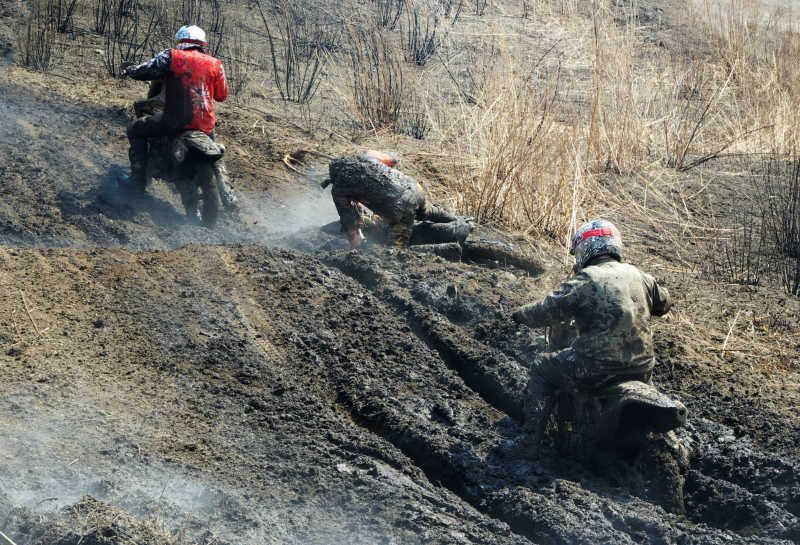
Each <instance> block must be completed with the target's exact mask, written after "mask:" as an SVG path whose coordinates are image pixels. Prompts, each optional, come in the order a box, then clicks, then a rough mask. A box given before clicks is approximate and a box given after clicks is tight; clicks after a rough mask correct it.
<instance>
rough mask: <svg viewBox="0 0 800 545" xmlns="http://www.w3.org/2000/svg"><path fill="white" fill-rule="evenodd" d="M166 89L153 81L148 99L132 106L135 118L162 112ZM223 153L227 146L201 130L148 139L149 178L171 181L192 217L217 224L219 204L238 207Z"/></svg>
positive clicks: (212, 224) (203, 222)
mask: <svg viewBox="0 0 800 545" xmlns="http://www.w3.org/2000/svg"><path fill="white" fill-rule="evenodd" d="M164 92H165V91H164V86H163V82H161V81H153V82H151V84H150V89H149V91H148V96H147V98H146V99H142V100H139V101H136V102H135V103H134V105H133V107H134V112H135V114H136V117H143V116H147V115H162V113H163V109H164ZM224 153H225V147H224V146H223V145H222V144H220V143H218V142H215V141H214V139H213V136H209V135H207V134H206V133H204V132H202V131H197V130H188V131H184V132H182V133H180V134H178V135H176V136H171V137H167V136H164V137H154V138H149V139H148V159H147V165H148V167H147V177H148V179H150V178H161V179H162V180H164V181H166V182H167V183H168V184H170V185H171V186H172V187H173V188H174V189H175V191H177V192H178V194H179V195H180V196H181V201H182V203H183V207H184V209H185V210H186V215H187V216H188V217H189V219H191V220H198V221H200V222H201V223H202V224H203V225H205V226H206V227H214V226H215V225H216V222H217V217H218V215H219V210H220V204H222V205H224V206H225V207H226V208H228V209H235V208H236V207H237V198H236V196H235V194H234V193H233V190H232V188H231V187H230V183H229V179H228V175H227V171H226V169H225V164H224V161H223V160H222V156H223V154H224ZM201 202H202V206H201Z"/></svg>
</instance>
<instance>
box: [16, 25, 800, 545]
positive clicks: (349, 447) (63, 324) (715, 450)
mask: <svg viewBox="0 0 800 545" xmlns="http://www.w3.org/2000/svg"><path fill="white" fill-rule="evenodd" d="M12 21H13V14H12V15H7V16H6V17H5V18H4V23H3V24H4V27H3V31H4V32H5V36H6V40H7V45H6V46H5V47H6V49H5V50H6V51H7V52H9V58H10V57H13V50H14V45H13V43H12V40H11V39H10V38H9V36H10V35H11V30H10V24H11V22H12ZM0 70H2V77H0V114H1V115H2V119H3V122H2V126H0V180H2V182H0V363H2V365H0V379H2V382H3V385H4V395H3V396H2V398H0V416H1V418H0V420H1V421H2V422H3V425H2V426H0V438H1V439H2V440H0V531H2V532H3V534H4V535H5V536H7V537H5V538H4V537H0V541H2V539H6V541H13V542H14V543H16V544H17V545H34V544H36V545H56V544H58V545H78V544H84V545H86V544H112V543H114V544H133V543H137V544H140V545H144V544H147V545H162V544H164V545H166V544H184V543H186V544H188V543H197V544H207V545H210V544H212V543H214V544H230V545H239V544H253V545H260V544H279V543H280V544H283V543H293V544H295V543H296V544H334V543H336V544H339V543H347V544H369V545H372V544H379V543H385V544H409V543H420V544H422V543H425V544H429V543H442V544H444V543H447V544H450V543H453V544H455V543H458V544H468V543H472V544H501V543H502V544H511V543H515V544H526V543H540V544H573V543H582V544H598V543H615V544H622V543H625V544H627V543H631V544H632V543H647V544H663V543H669V544H728V543H753V544H755V543H775V544H778V543H781V544H789V543H799V542H800V456H799V455H798V450H797V445H798V444H800V419H799V418H798V414H799V411H800V375H799V373H800V368H798V366H797V357H798V354H800V335H798V331H797V323H798V320H800V302H799V301H798V299H797V298H796V297H792V296H787V295H786V294H784V293H783V292H782V291H780V290H778V289H775V288H773V287H764V286H742V285H737V284H725V283H720V282H716V281H714V280H713V279H710V278H708V277H705V276H704V275H702V274H699V273H698V272H697V270H699V269H697V270H690V269H689V268H688V266H687V265H686V263H687V262H689V261H693V262H700V261H702V260H703V254H702V252H700V251H699V250H695V253H693V254H692V253H691V252H690V253H687V254H681V255H679V256H677V257H676V255H675V253H674V252H670V251H665V250H664V247H663V245H661V242H662V241H663V238H662V236H661V234H660V233H659V232H658V231H656V230H655V229H654V228H653V226H652V225H651V224H648V223H647V222H645V221H642V219H641V217H640V216H636V217H630V218H628V217H627V216H626V214H625V213H624V211H622V212H620V210H619V208H613V207H611V206H609V209H610V210H612V212H611V214H612V217H613V219H614V220H615V221H616V222H617V223H618V225H619V226H620V228H621V229H622V230H623V232H624V233H630V239H629V240H630V247H631V250H630V253H629V256H628V258H629V259H630V260H631V261H632V262H633V263H636V264H638V265H641V267H642V268H644V269H645V270H648V271H649V272H651V273H653V274H654V275H656V276H657V278H658V279H659V281H660V282H663V283H664V284H665V285H666V286H667V287H668V288H669V289H670V291H671V293H672V294H673V296H674V297H675V310H674V311H673V312H672V313H671V314H670V315H669V316H668V317H666V318H665V319H664V320H662V321H660V322H658V323H656V324H655V334H656V339H657V351H658V361H659V365H658V367H657V368H656V376H655V381H656V384H657V386H658V387H659V388H661V389H662V390H663V391H665V392H667V393H669V394H670V395H672V396H674V397H676V398H677V399H680V400H681V401H682V402H684V403H685V404H686V405H687V407H688V408H689V410H690V418H689V423H688V425H687V427H686V428H685V429H682V430H681V432H680V437H681V440H682V441H683V442H684V443H685V444H686V445H687V446H689V447H690V449H691V457H690V461H689V467H688V468H687V469H686V471H685V475H683V478H684V480H685V484H684V490H683V493H684V497H685V504H686V513H685V514H674V513H672V512H670V511H669V509H668V507H669V506H668V505H667V504H666V502H665V501H664V500H663V498H662V496H661V494H660V491H659V490H656V489H654V488H653V487H652V483H649V482H646V481H643V480H642V479H641V477H640V475H639V474H638V473H637V472H636V471H635V470H634V469H633V468H631V467H629V466H628V465H627V464H626V463H624V462H609V463H608V465H607V466H606V467H600V468H597V467H595V468H590V467H587V466H586V465H584V464H581V463H578V462H575V461H572V460H570V459H567V458H564V457H562V456H560V455H558V454H557V453H556V452H555V451H554V450H553V448H552V447H551V446H549V445H543V446H540V447H535V446H533V445H532V444H531V441H530V437H529V436H527V435H526V434H524V433H523V431H522V429H521V427H520V421H519V417H520V411H521V404H522V397H521V396H522V392H523V389H524V386H525V383H526V380H527V365H528V364H529V362H530V361H531V358H532V355H533V354H534V353H535V351H536V350H537V348H538V347H540V346H541V345H540V344H539V339H538V337H539V335H541V333H542V332H541V331H535V330H530V329H528V328H525V327H522V326H517V325H514V324H513V322H511V321H510V320H509V316H510V312H511V311H512V310H513V309H514V308H515V307H516V306H518V305H521V304H524V303H528V302H531V301H533V300H535V299H538V298H540V297H542V296H544V295H545V294H547V293H548V292H549V291H550V290H552V289H553V288H554V287H555V286H557V284H558V282H559V281H560V280H561V279H563V278H564V277H565V276H566V274H567V273H568V271H569V263H568V260H567V256H565V255H564V253H565V252H564V249H563V247H561V246H560V245H558V244H556V243H555V242H554V241H553V240H549V239H541V240H539V239H537V240H530V239H527V240H515V239H511V238H509V237H510V235H508V234H504V233H501V232H498V231H496V230H493V229H490V228H488V227H485V226H482V227H480V228H479V229H478V230H477V231H476V233H475V234H474V235H473V239H474V240H475V241H476V242H474V243H473V244H468V245H466V247H465V249H464V253H463V255H462V256H461V259H452V258H449V256H439V255H436V254H433V253H429V252H419V251H414V250H399V251H398V250H390V249H386V248H380V247H371V248H367V249H365V250H363V251H349V250H348V249H347V247H346V243H345V241H343V240H342V239H341V237H339V236H337V235H336V234H331V233H329V232H323V231H321V230H320V227H321V226H323V225H325V224H327V223H329V222H330V221H332V220H334V219H336V214H335V210H334V208H333V205H332V203H331V202H330V196H329V195H328V194H327V193H326V192H322V191H321V190H319V189H318V188H317V186H316V185H315V184H314V183H313V182H314V180H313V179H309V178H308V177H301V176H298V175H296V173H294V172H292V171H291V170H289V169H287V168H286V165H285V164H284V162H283V159H284V157H285V155H286V154H290V153H296V152H298V151H299V150H320V151H324V152H325V153H329V154H336V153H340V152H344V151H352V150H353V149H356V148H357V147H362V146H363V147H366V146H373V145H377V146H379V145H385V144H386V143H387V137H386V136H385V135H383V134H379V135H378V136H372V137H369V138H366V139H364V140H360V141H357V142H356V141H347V140H345V139H343V138H342V137H340V136H337V135H334V134H332V133H328V134H322V133H320V132H318V133H313V132H307V131H304V130H303V129H301V128H299V127H297V126H296V125H295V124H294V123H293V122H289V121H287V120H286V119H284V118H282V117H280V116H279V115H272V116H264V115H263V114H262V113H258V112H254V111H252V110H250V109H247V108H244V107H237V106H236V105H226V106H225V107H224V108H221V110H220V129H219V132H220V133H221V134H222V135H223V137H224V139H225V142H226V144H227V145H228V150H229V155H228V157H229V163H228V164H229V168H230V170H231V171H232V172H233V173H234V180H235V184H236V188H237V191H238V192H239V194H240V197H241V200H242V206H241V210H240V211H239V212H238V213H237V214H233V215H227V216H225V217H224V218H222V220H221V222H220V225H219V227H218V228H217V229H215V230H208V229H205V228H203V227H200V226H197V225H194V224H192V223H190V222H188V221H187V220H186V219H185V217H184V215H183V214H182V212H181V208H180V204H179V203H180V201H179V199H178V197H177V196H176V195H174V194H173V193H172V192H171V191H170V190H169V189H168V188H167V187H166V186H165V185H164V184H163V183H162V182H155V183H154V184H153V186H152V187H151V188H150V189H149V190H148V194H147V196H145V197H141V198H139V199H136V200H132V201H127V200H126V201H123V200H121V199H120V197H119V194H118V193H117V192H116V191H115V187H116V186H115V180H116V179H117V176H118V175H119V174H120V173H121V172H124V171H125V170H126V168H127V155H126V152H127V140H126V138H125V135H124V127H125V124H126V122H127V121H128V119H129V117H130V115H131V112H130V104H131V102H132V101H133V100H135V99H136V98H139V97H140V96H141V94H142V92H143V86H142V85H141V84H137V83H132V82H129V81H123V82H120V81H118V80H113V79H108V78H106V79H104V78H97V79H92V80H91V81H83V80H81V79H80V78H79V77H78V76H77V75H75V74H72V75H69V74H66V75H65V74H61V75H59V74H41V73H37V72H32V71H29V70H27V69H23V68H20V67H18V66H16V65H14V64H12V63H10V61H9V63H7V64H5V65H4V66H3V67H2V68H0ZM323 132H324V131H323ZM392 143H393V144H395V145H397V146H398V147H400V148H401V149H405V150H411V149H413V146H414V141H413V139H411V138H410V137H409V138H394V137H393V139H392ZM309 164H310V165H311V167H312V168H315V169H317V172H318V173H324V169H325V162H324V161H323V160H321V159H314V160H309ZM414 168H416V169H418V170H417V171H414V170H413V169H414ZM746 168H748V167H747V165H743V164H741V163H736V162H729V163H723V162H718V163H711V164H709V165H706V166H704V167H703V168H699V169H696V170H694V171H691V172H690V173H687V174H685V175H684V176H683V177H681V178H680V179H678V180H677V181H674V183H675V184H676V187H678V188H679V190H680V191H685V192H686V194H687V195H691V196H694V195H697V194H698V193H699V192H695V191H693V189H692V188H694V187H706V186H707V180H708V178H709V177H713V179H714V180H717V181H718V182H719V183H716V184H714V186H713V191H709V192H704V193H703V195H702V199H705V201H704V202H703V203H701V202H699V199H700V197H697V199H696V200H693V199H694V197H689V198H688V199H687V200H686V201H685V204H686V206H687V207H696V210H697V213H698V214H702V213H704V212H703V211H704V210H706V209H707V208H706V205H707V203H709V202H710V203H712V204H714V205H716V208H715V209H723V208H724V206H725V203H726V202H730V199H732V198H735V195H737V193H738V192H739V191H740V189H741V187H740V186H739V185H737V184H738V183H739V182H738V180H739V177H738V175H737V173H739V172H743V171H744V170H745V169H746ZM412 173H413V174H415V175H419V176H425V171H424V169H422V167H420V166H416V167H412ZM312 178H313V177H312ZM634 182H635V181H634V180H631V179H628V178H625V177H619V178H617V179H615V180H613V184H617V185H618V189H619V191H627V190H630V191H632V192H633V191H635V187H637V186H635V184H634ZM609 184H610V185H613V184H612V183H611V182H609ZM653 206H654V211H653V217H654V218H655V217H658V214H659V213H660V212H659V210H657V207H658V205H657V204H655V205H653ZM694 209H695V208H693V210H694ZM482 239H485V240H491V241H502V242H503V245H502V248H503V253H495V254H491V253H487V252H486V251H484V250H485V248H487V247H492V246H491V244H489V243H482V242H480V241H481V240H482ZM498 247H500V246H498ZM498 256H501V257H498ZM734 316H736V320H734ZM732 321H733V322H734V325H730V324H731V322H732ZM736 322H738V323H739V324H740V326H739V327H740V329H736V328H735V325H736ZM741 324H745V325H744V326H742V325H741ZM742 328H744V329H742ZM742 339H745V340H749V342H751V343H752V344H747V345H745V344H743V343H744V341H743V340H742ZM737 343H739V344H737ZM753 347H755V348H753ZM726 348H727V352H726Z"/></svg>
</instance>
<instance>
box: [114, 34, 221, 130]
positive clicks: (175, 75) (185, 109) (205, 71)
mask: <svg viewBox="0 0 800 545" xmlns="http://www.w3.org/2000/svg"><path fill="white" fill-rule="evenodd" d="M127 74H128V75H129V76H130V77H132V78H133V79H137V80H158V79H163V80H164V86H165V88H166V94H165V99H164V101H165V105H164V120H165V123H166V124H167V126H169V127H170V128H171V129H172V130H175V131H180V130H185V129H196V130H200V131H203V132H205V133H206V134H211V133H212V131H213V130H214V125H215V119H214V101H215V100H217V101H220V102H221V101H223V100H225V99H226V98H227V97H228V82H227V80H226V79H225V71H224V70H223V68H222V62H221V61H220V60H219V59H216V58H214V57H212V56H211V55H206V54H205V53H203V52H202V51H199V50H196V49H190V50H181V49H165V50H164V51H162V52H161V53H159V54H158V55H156V56H155V57H153V58H152V59H150V61H149V62H147V63H145V64H140V65H139V66H137V67H135V68H132V69H130V70H129V71H128V72H127Z"/></svg>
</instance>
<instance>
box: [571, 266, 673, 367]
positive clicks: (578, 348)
mask: <svg viewBox="0 0 800 545" xmlns="http://www.w3.org/2000/svg"><path fill="white" fill-rule="evenodd" d="M570 283H572V284H573V285H574V287H575V289H576V290H578V291H580V297H577V298H575V299H574V300H575V301H577V302H578V305H577V308H576V309H575V313H574V318H575V324H576V326H577V329H578V332H579V335H578V337H577V338H576V339H575V341H574V342H573V343H572V347H573V348H574V349H575V352H576V353H577V354H578V355H579V356H580V357H582V358H585V359H589V360H593V361H594V362H595V365H594V367H595V369H597V370H601V369H602V371H603V372H607V373H609V374H638V373H644V372H647V371H649V370H651V369H652V366H653V356H654V350H653V335H652V332H651V331H650V325H649V320H650V317H651V316H653V315H655V316H661V315H663V314H665V313H666V312H667V311H668V310H669V306H670V301H669V294H668V293H667V291H666V289H664V288H662V287H659V286H658V284H657V283H656V281H655V280H654V279H653V277H652V276H650V275H649V274H646V273H644V272H642V271H640V270H639V269H638V268H637V267H635V266H633V265H630V264H627V263H620V262H618V261H616V260H614V259H605V260H602V261H600V262H599V263H597V264H594V265H591V266H588V267H585V268H584V269H583V271H581V273H580V274H578V275H576V276H575V277H573V279H572V280H571V281H570Z"/></svg>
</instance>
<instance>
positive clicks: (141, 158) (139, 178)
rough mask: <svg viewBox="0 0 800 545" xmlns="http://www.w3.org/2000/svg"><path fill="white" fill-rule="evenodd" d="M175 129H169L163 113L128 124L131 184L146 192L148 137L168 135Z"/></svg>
mask: <svg viewBox="0 0 800 545" xmlns="http://www.w3.org/2000/svg"><path fill="white" fill-rule="evenodd" d="M173 132H174V131H171V130H170V129H168V127H167V125H166V123H164V121H163V116H162V115H161V114H156V115H151V116H149V117H144V118H140V119H137V120H136V121H133V122H132V123H130V124H129V125H128V141H129V142H130V148H129V149H128V159H130V162H131V184H132V185H133V187H135V188H136V189H137V190H138V191H141V192H142V193H144V190H145V189H146V188H147V183H148V179H147V139H148V138H152V137H156V136H167V135H169V134H172V133H173Z"/></svg>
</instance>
